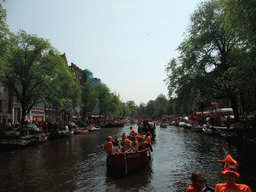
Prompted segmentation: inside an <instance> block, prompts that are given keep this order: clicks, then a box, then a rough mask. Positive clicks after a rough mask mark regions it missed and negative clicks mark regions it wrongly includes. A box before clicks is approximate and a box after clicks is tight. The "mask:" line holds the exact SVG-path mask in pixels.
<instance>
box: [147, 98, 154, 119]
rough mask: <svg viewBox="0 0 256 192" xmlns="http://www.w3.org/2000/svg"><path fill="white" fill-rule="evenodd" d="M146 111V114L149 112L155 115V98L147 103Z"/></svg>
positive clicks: (149, 114)
mask: <svg viewBox="0 0 256 192" xmlns="http://www.w3.org/2000/svg"><path fill="white" fill-rule="evenodd" d="M145 111H146V114H147V115H148V116H151V117H153V115H154V112H155V107H154V101H153V100H150V101H149V102H148V103H147V105H146V109H145Z"/></svg>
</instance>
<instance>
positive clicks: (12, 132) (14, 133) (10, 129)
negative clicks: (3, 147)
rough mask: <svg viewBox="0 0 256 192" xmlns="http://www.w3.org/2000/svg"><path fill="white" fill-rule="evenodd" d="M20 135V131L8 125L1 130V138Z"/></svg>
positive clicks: (11, 137) (15, 137)
mask: <svg viewBox="0 0 256 192" xmlns="http://www.w3.org/2000/svg"><path fill="white" fill-rule="evenodd" d="M19 137H20V132H19V131H17V130H16V129H14V128H13V127H6V128H4V129H3V130H1V131H0V138H1V139H17V138H19Z"/></svg>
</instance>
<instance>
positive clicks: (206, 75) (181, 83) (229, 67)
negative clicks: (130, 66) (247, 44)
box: [166, 0, 245, 117]
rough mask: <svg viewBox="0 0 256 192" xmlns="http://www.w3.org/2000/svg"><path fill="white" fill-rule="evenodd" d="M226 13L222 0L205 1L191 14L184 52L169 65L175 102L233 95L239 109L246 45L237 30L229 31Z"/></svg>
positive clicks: (186, 103) (193, 104) (189, 103)
mask: <svg viewBox="0 0 256 192" xmlns="http://www.w3.org/2000/svg"><path fill="white" fill-rule="evenodd" d="M225 13H226V12H225V9H224V8H223V4H222V3H221V1H217V0H212V1H208V2H202V3H201V4H200V5H199V6H198V8H197V9H196V10H195V11H194V13H193V14H192V15H191V24H190V25H189V27H188V29H187V36H186V38H185V39H184V41H183V42H182V43H181V44H180V46H179V47H178V51H179V52H180V56H179V57H178V59H172V60H171V62H170V63H169V64H168V66H167V68H166V70H167V74H168V80H167V81H168V85H169V87H168V88H169V95H170V96H174V95H176V96H177V100H175V102H178V103H179V106H181V107H182V109H184V107H185V106H190V108H193V107H196V105H197V107H199V105H198V104H199V103H200V102H203V103H205V102H209V100H210V99H211V98H215V99H223V98H229V99H230V100H231V104H232V107H233V109H234V112H235V111H237V109H236V103H235V102H234V95H235V94H236V93H237V91H238V90H239V87H241V82H240V81H239V80H237V79H239V77H241V75H242V74H241V71H240V70H241V68H240V65H241V62H238V61H241V52H244V50H245V49H244V46H243V42H242V41H241V40H240V39H238V38H236V35H235V32H234V31H231V32H228V33H227V32H226V31H225V28H224V27H223V23H224V17H225ZM198 94H199V95H200V100H201V101H200V102H198V101H197V100H198V98H199V97H198V96H199V95H198ZM181 104H182V105H184V106H182V105H181ZM177 106H178V105H176V107H177ZM183 111H184V110H183ZM236 114H237V113H236V112H235V115H236ZM236 117H237V115H236Z"/></svg>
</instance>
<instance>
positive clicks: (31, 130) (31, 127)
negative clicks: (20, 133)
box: [28, 124, 42, 134]
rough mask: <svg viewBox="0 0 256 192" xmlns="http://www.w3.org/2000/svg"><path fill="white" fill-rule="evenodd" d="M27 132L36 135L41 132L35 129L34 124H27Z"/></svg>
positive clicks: (37, 128)
mask: <svg viewBox="0 0 256 192" xmlns="http://www.w3.org/2000/svg"><path fill="white" fill-rule="evenodd" d="M28 131H29V132H30V133H31V134H37V133H40V132H42V130H41V129H40V128H39V127H37V126H36V125H35V124H28Z"/></svg>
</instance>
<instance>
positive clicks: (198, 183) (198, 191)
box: [186, 170, 206, 192]
mask: <svg viewBox="0 0 256 192" xmlns="http://www.w3.org/2000/svg"><path fill="white" fill-rule="evenodd" d="M190 179H191V181H192V184H191V185H189V186H188V188H187V190H186V192H203V188H204V185H205V182H206V179H205V175H204V174H203V173H202V172H200V171H197V170H196V171H193V172H192V173H191V176H190Z"/></svg>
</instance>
